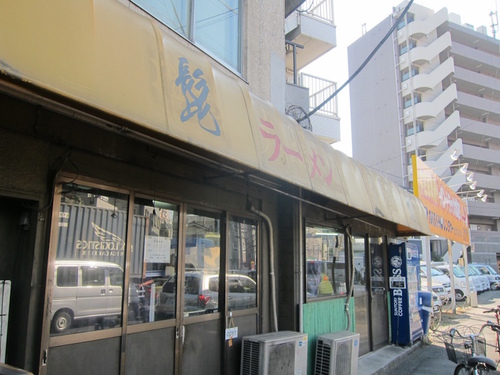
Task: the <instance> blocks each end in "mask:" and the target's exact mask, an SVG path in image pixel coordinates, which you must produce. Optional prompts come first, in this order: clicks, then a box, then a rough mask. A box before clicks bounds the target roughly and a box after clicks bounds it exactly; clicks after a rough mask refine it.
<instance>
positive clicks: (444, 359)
mask: <svg viewBox="0 0 500 375" xmlns="http://www.w3.org/2000/svg"><path fill="white" fill-rule="evenodd" d="M498 305H500V291H499V290H496V291H489V292H485V293H482V294H481V295H479V296H478V307H463V306H459V307H457V309H456V313H455V314H454V313H453V312H452V311H448V312H445V313H443V321H442V324H441V326H440V327H439V329H438V331H437V332H431V333H430V334H429V337H428V339H429V340H428V342H427V343H426V344H424V345H422V346H421V348H419V349H417V350H415V351H413V352H412V354H411V355H409V356H407V358H405V360H404V361H403V362H402V363H400V364H399V365H398V366H396V367H392V368H391V369H390V374H398V375H399V374H404V375H431V374H439V375H445V374H453V371H454V369H455V366H456V364H455V363H453V362H451V361H449V360H448V356H447V354H446V349H445V346H444V336H445V335H446V333H447V332H449V331H450V329H451V328H453V327H455V328H458V330H459V332H462V331H470V330H473V331H478V330H479V329H480V328H481V326H482V325H483V324H484V323H486V322H487V321H488V320H491V321H495V315H494V314H492V313H489V314H485V313H483V312H484V311H485V310H488V309H491V308H492V307H496V306H498ZM484 335H485V338H486V343H487V345H486V347H487V348H486V355H487V356H488V357H489V358H492V359H494V360H496V361H498V360H500V357H499V353H496V352H495V340H496V337H495V333H494V332H492V331H491V330H488V329H485V330H484ZM493 374H500V372H493Z"/></svg>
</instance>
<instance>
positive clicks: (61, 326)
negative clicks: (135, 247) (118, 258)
mask: <svg viewBox="0 0 500 375" xmlns="http://www.w3.org/2000/svg"><path fill="white" fill-rule="evenodd" d="M54 281H55V282H54V289H53V292H52V309H51V319H52V322H51V327H52V332H54V333H64V332H66V331H67V330H68V329H69V328H70V327H72V326H73V324H74V322H75V321H77V320H80V321H82V320H83V319H94V320H95V319H102V318H108V317H116V318H120V317H121V312H122V290H123V270H122V268H121V267H120V266H118V265H117V264H115V263H109V262H94V261H83V260H58V261H56V263H55V274H54ZM128 310H129V319H136V318H139V315H140V301H139V296H138V293H137V289H136V288H135V286H133V285H130V287H129V300H128Z"/></svg>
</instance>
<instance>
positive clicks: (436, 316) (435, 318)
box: [429, 306, 441, 331]
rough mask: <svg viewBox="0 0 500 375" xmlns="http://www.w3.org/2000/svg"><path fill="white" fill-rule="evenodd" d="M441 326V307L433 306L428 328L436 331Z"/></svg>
mask: <svg viewBox="0 0 500 375" xmlns="http://www.w3.org/2000/svg"><path fill="white" fill-rule="evenodd" d="M440 325H441V306H433V308H432V315H431V322H430V325H429V328H430V329H431V330H432V331H436V330H437V329H438V328H439V326H440Z"/></svg>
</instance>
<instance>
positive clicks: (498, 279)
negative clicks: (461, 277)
mask: <svg viewBox="0 0 500 375" xmlns="http://www.w3.org/2000/svg"><path fill="white" fill-rule="evenodd" d="M471 265H472V266H474V267H475V268H476V269H477V270H478V271H479V272H481V273H482V274H483V275H486V276H487V277H488V281H489V282H490V287H491V289H492V290H495V289H498V288H500V275H499V274H498V273H497V271H495V269H494V268H493V267H491V266H490V265H489V264H479V263H472V264H471Z"/></svg>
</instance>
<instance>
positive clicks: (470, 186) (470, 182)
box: [448, 181, 477, 190]
mask: <svg viewBox="0 0 500 375" xmlns="http://www.w3.org/2000/svg"><path fill="white" fill-rule="evenodd" d="M463 185H468V186H469V188H470V189H471V190H475V189H476V187H477V181H467V182H464V183H463V184H454V185H448V187H450V188H452V187H456V186H463Z"/></svg>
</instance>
